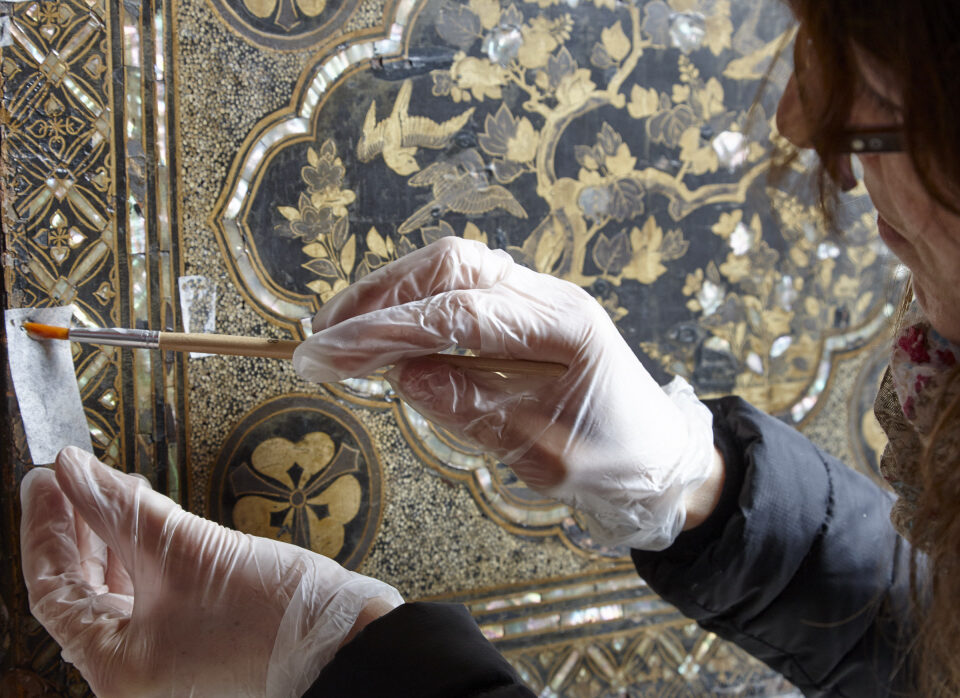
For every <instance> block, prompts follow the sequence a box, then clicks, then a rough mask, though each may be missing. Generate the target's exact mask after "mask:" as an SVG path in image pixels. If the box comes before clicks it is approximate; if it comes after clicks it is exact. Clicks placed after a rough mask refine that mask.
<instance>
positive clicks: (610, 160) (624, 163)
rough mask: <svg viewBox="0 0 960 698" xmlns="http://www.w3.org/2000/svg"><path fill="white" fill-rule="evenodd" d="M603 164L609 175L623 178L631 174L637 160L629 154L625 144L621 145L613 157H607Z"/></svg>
mask: <svg viewBox="0 0 960 698" xmlns="http://www.w3.org/2000/svg"><path fill="white" fill-rule="evenodd" d="M605 164H606V166H607V170H609V172H610V174H612V175H617V176H618V177H625V176H626V175H628V174H630V173H631V172H633V168H634V165H636V164H637V159H636V158H635V157H633V156H632V155H631V154H630V148H629V147H628V146H627V144H626V143H621V144H620V146H619V147H618V148H617V152H616V153H615V154H614V155H609V156H607V159H606V162H605Z"/></svg>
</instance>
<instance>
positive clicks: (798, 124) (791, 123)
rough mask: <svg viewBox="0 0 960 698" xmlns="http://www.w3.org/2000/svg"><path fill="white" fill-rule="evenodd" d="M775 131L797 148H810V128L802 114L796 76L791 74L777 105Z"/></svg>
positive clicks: (811, 144)
mask: <svg viewBox="0 0 960 698" xmlns="http://www.w3.org/2000/svg"><path fill="white" fill-rule="evenodd" d="M777 130H778V131H780V135H782V136H783V137H784V138H786V139H787V140H788V141H790V142H791V143H793V145H795V146H797V147H798V148H811V147H813V143H812V141H811V140H810V128H809V124H807V119H806V117H805V115H804V113H803V102H802V101H801V99H800V87H799V86H798V84H797V76H796V75H795V74H792V75H791V76H790V79H789V80H788V81H787V86H786V88H784V90H783V96H781V97H780V104H778V105H777Z"/></svg>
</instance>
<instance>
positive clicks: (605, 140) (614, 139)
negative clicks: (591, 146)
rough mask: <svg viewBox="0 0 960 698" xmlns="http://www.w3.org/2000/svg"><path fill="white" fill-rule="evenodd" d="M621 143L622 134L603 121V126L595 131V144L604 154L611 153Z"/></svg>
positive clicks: (614, 151)
mask: <svg viewBox="0 0 960 698" xmlns="http://www.w3.org/2000/svg"><path fill="white" fill-rule="evenodd" d="M622 143H623V136H621V135H620V134H619V133H618V132H617V130H616V129H615V128H614V127H613V126H611V125H610V124H608V123H607V122H606V121H604V122H603V126H601V127H600V130H599V131H598V132H597V145H598V146H599V147H600V150H601V151H602V153H603V154H605V155H613V154H614V153H616V152H617V150H618V149H619V148H620V145H621V144H622Z"/></svg>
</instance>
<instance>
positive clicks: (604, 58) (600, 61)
mask: <svg viewBox="0 0 960 698" xmlns="http://www.w3.org/2000/svg"><path fill="white" fill-rule="evenodd" d="M590 64H591V65H594V66H596V67H597V68H600V70H606V69H607V68H613V67H616V65H617V64H616V62H615V61H614V60H613V59H612V58H611V57H610V54H609V53H607V49H605V48H604V47H603V44H594V45H593V50H592V51H591V52H590Z"/></svg>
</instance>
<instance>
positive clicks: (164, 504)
mask: <svg viewBox="0 0 960 698" xmlns="http://www.w3.org/2000/svg"><path fill="white" fill-rule="evenodd" d="M20 497H21V501H22V503H23V518H22V520H21V525H20V536H21V545H22V550H23V574H24V577H25V580H26V583H27V590H28V592H29V598H30V609H31V611H32V612H33V614H34V615H35V616H36V618H37V619H38V620H39V621H40V622H41V623H42V624H43V626H44V627H45V628H46V629H47V631H48V632H49V633H50V634H51V635H52V636H53V638H54V639H55V640H56V641H57V642H58V643H59V644H60V646H61V647H62V648H63V658H64V660H66V661H68V662H71V663H73V664H75V665H76V667H77V668H78V669H79V670H80V673H81V674H83V676H84V678H86V679H87V681H88V682H89V684H90V687H91V688H92V689H93V691H94V692H95V693H96V694H97V695H98V696H301V695H302V694H303V693H304V691H306V689H307V688H308V687H309V686H310V684H311V683H312V682H313V681H314V680H315V679H316V677H317V675H318V674H319V672H320V669H321V668H322V667H323V666H324V664H326V663H327V662H328V661H329V660H330V659H331V658H332V656H333V654H334V653H335V652H336V650H337V648H338V647H339V646H340V644H341V643H342V642H343V640H344V638H345V637H346V636H347V634H348V632H349V631H350V630H351V628H352V627H353V625H354V622H355V620H356V619H357V616H358V614H359V613H360V611H361V609H363V608H364V606H365V604H366V603H367V602H371V603H372V604H374V605H380V604H385V605H386V609H384V610H389V608H393V607H395V606H398V605H399V604H401V603H402V602H403V600H402V599H401V598H400V595H399V594H398V593H397V592H396V590H394V589H393V588H392V587H390V586H388V585H386V584H384V583H383V582H379V581H377V580H375V579H371V578H370V577H364V576H363V575H359V574H356V573H354V572H350V571H348V570H345V569H343V568H342V567H341V566H340V565H338V564H337V563H336V562H334V561H333V560H330V559H328V558H326V557H324V556H322V555H318V554H315V553H312V552H310V551H308V550H304V549H302V548H299V547H296V546H293V545H288V544H286V543H281V542H278V541H273V540H269V539H266V538H258V537H256V536H250V535H247V534H244V533H240V532H238V531H233V530H230V529H227V528H224V527H222V526H219V525H217V524H215V523H213V522H212V521H207V520H206V519H202V518H200V517H197V516H194V515H192V514H189V513H187V512H185V511H184V510H183V509H181V508H180V507H179V506H178V505H177V504H176V503H174V502H173V501H172V500H170V499H168V498H167V497H164V496H163V495H161V494H158V493H157V492H154V491H153V490H151V489H150V487H149V485H148V484H147V483H146V481H145V480H143V479H141V478H139V477H135V476H131V475H126V474H124V473H121V472H119V471H116V470H113V469H111V468H109V467H107V466H106V465H103V464H102V463H100V462H99V461H98V460H96V459H95V458H94V457H93V456H92V455H91V454H89V453H87V452H85V451H82V450H80V449H78V448H74V447H70V448H66V449H64V450H63V451H61V453H60V455H59V456H58V458H57V464H56V471H54V470H50V469H48V468H35V469H33V470H31V471H30V472H28V473H27V475H26V477H24V479H23V483H22V485H21V490H20ZM374 599H376V601H371V600H374Z"/></svg>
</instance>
